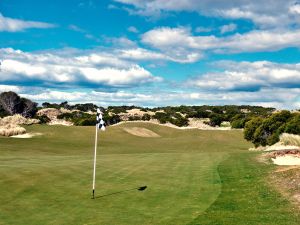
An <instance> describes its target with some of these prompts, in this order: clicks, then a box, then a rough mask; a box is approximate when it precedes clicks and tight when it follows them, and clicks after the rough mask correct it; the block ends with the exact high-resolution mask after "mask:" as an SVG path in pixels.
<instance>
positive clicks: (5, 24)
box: [0, 13, 55, 32]
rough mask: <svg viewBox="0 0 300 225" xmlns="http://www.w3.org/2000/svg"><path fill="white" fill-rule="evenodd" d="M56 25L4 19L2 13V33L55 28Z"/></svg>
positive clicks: (0, 22)
mask: <svg viewBox="0 0 300 225" xmlns="http://www.w3.org/2000/svg"><path fill="white" fill-rule="evenodd" d="M53 27H55V25H54V24H50V23H43V22H36V21H26V20H20V19H13V18H9V17H4V16H3V15H2V14H1V13H0V31H7V32H18V31H24V30H26V29H30V28H40V29H41V28H53Z"/></svg>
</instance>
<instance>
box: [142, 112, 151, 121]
mask: <svg viewBox="0 0 300 225" xmlns="http://www.w3.org/2000/svg"><path fill="white" fill-rule="evenodd" d="M142 120H144V121H149V120H151V116H150V115H149V114H147V113H146V114H144V115H143V116H142Z"/></svg>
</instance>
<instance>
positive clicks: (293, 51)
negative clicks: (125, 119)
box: [0, 0, 300, 109]
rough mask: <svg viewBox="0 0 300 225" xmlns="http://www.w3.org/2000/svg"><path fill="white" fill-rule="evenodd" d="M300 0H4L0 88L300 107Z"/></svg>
mask: <svg viewBox="0 0 300 225" xmlns="http://www.w3.org/2000/svg"><path fill="white" fill-rule="evenodd" d="M299 25H300V3H297V2H296V1H294V0H293V1H290V0H285V1H283V0H277V1H275V2H274V1H272V0H266V1H264V2H259V3H255V2H254V1H249V0H232V1H230V2H228V1H220V0H203V1H201V2H200V1H196V0H185V1H182V0H166V1H159V0H148V1H146V0H111V1H108V0H85V1H83V0H72V1H61V0H60V1H58V0H52V1H45V0H27V1H21V0H1V1H0V61H1V71H0V91H7V90H13V91H16V92H18V93H19V94H21V95H22V96H24V97H28V98H31V99H33V100H35V101H37V102H39V103H42V102H45V101H51V102H61V101H65V100H67V101H69V102H71V103H77V102H94V103H96V104H99V105H103V106H107V105H122V104H126V105H129V104H135V105H143V106H164V105H181V104H190V105H202V104H209V105H224V104H247V105H248V104H249V105H262V106H272V107H277V108H289V109H296V108H300V63H299V61H300V52H299V47H300V26H299Z"/></svg>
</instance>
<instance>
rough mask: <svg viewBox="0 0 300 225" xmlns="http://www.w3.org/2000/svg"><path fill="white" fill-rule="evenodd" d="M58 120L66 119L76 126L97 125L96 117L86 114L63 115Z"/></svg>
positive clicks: (78, 112)
mask: <svg viewBox="0 0 300 225" xmlns="http://www.w3.org/2000/svg"><path fill="white" fill-rule="evenodd" d="M57 118H58V119H64V120H67V121H70V122H72V123H73V124H74V125H75V126H93V125H96V115H91V114H88V113H84V112H80V111H77V112H72V113H63V114H61V115H58V116H57Z"/></svg>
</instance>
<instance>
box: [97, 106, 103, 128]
mask: <svg viewBox="0 0 300 225" xmlns="http://www.w3.org/2000/svg"><path fill="white" fill-rule="evenodd" d="M102 114H103V113H102V112H101V110H100V109H97V126H98V128H99V129H100V130H103V131H105V122H104V120H103V116H102Z"/></svg>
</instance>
